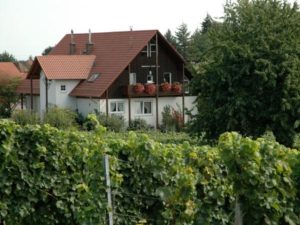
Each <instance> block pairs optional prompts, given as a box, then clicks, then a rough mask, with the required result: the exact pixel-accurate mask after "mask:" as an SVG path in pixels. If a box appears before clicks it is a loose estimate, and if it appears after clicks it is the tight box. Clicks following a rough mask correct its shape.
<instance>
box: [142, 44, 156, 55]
mask: <svg viewBox="0 0 300 225" xmlns="http://www.w3.org/2000/svg"><path fill="white" fill-rule="evenodd" d="M155 52H156V43H155V41H151V42H149V43H148V44H147V46H146V47H145V48H144V49H143V50H142V54H147V57H148V58H151V57H152V55H153V53H155Z"/></svg>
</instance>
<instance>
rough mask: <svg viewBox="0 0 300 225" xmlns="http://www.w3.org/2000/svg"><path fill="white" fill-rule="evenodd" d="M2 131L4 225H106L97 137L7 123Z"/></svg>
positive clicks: (1, 214) (2, 124)
mask: <svg viewBox="0 0 300 225" xmlns="http://www.w3.org/2000/svg"><path fill="white" fill-rule="evenodd" d="M0 130H1V132H0V133H1V134H0V159H1V160H0V177H1V180H0V193H1V194H0V195H1V199H0V221H1V223H4V224H8V225H10V224H33V225H35V224H105V209H106V204H105V200H103V199H105V187H104V184H103V173H104V172H103V167H102V164H101V160H102V158H103V152H104V149H105V147H104V146H103V143H102V142H101V140H100V139H99V138H98V137H96V136H92V135H84V134H82V133H76V132H70V133H68V132H64V131H59V130H57V129H56V128H52V127H50V126H49V125H44V126H38V125H36V126H25V127H20V126H18V125H15V124H14V123H12V122H8V121H3V120H2V121H0ZM99 162H100V163H99ZM111 165H112V168H113V162H112V163H111ZM112 179H113V177H112Z"/></svg>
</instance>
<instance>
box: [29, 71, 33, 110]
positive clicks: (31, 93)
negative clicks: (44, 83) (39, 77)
mask: <svg viewBox="0 0 300 225" xmlns="http://www.w3.org/2000/svg"><path fill="white" fill-rule="evenodd" d="M30 109H31V110H33V82H32V76H31V77H30Z"/></svg>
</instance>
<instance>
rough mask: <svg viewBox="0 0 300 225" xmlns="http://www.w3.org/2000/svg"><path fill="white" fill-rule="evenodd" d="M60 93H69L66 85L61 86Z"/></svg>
mask: <svg viewBox="0 0 300 225" xmlns="http://www.w3.org/2000/svg"><path fill="white" fill-rule="evenodd" d="M60 91H61V92H65V91H67V88H66V85H65V84H62V85H60Z"/></svg>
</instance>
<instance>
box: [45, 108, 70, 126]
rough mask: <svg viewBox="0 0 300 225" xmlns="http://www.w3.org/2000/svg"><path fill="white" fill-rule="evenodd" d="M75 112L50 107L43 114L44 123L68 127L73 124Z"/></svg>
mask: <svg viewBox="0 0 300 225" xmlns="http://www.w3.org/2000/svg"><path fill="white" fill-rule="evenodd" d="M75 118H76V113H75V112H73V111H72V110H70V109H64V108H58V107H52V108H50V109H48V112H47V113H46V114H45V116H44V121H43V122H44V123H48V124H50V125H51V126H53V127H56V128H59V129H69V128H72V127H73V126H75Z"/></svg>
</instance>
